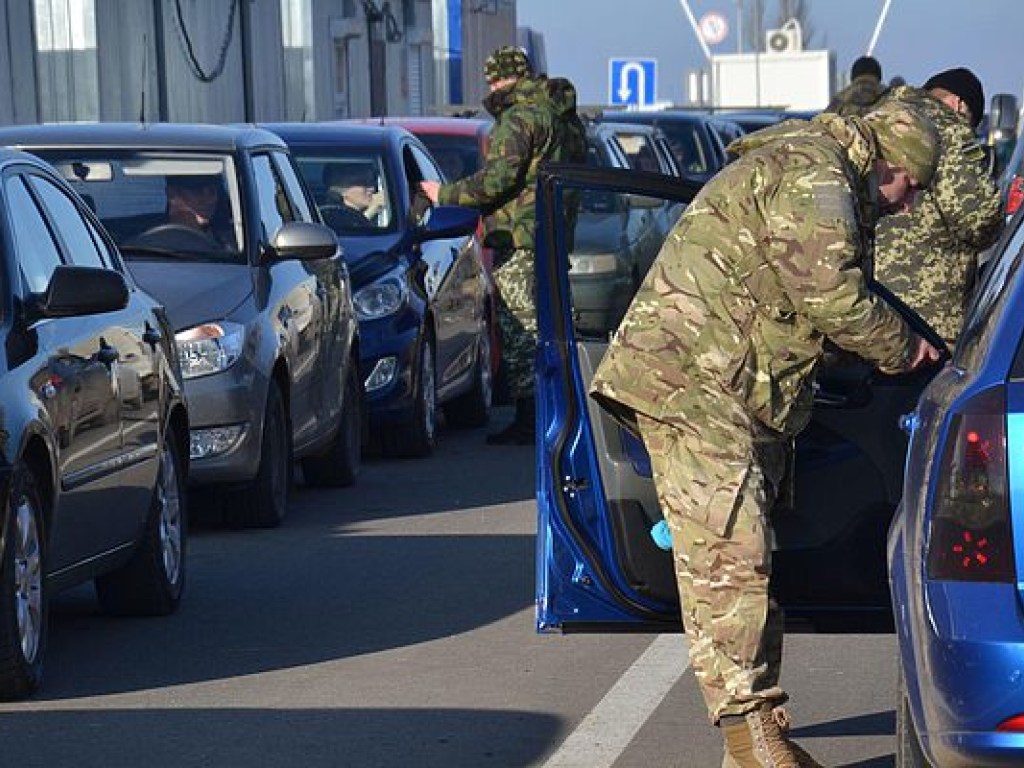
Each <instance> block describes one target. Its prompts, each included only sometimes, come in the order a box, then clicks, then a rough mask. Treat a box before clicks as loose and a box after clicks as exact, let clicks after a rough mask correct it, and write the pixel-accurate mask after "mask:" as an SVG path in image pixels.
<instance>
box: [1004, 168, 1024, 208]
mask: <svg viewBox="0 0 1024 768" xmlns="http://www.w3.org/2000/svg"><path fill="white" fill-rule="evenodd" d="M1021 203H1024V179H1022V178H1021V177H1020V176H1014V177H1013V179H1012V180H1011V181H1010V189H1009V190H1008V191H1007V193H1006V215H1007V216H1009V215H1010V214H1013V213H1016V212H1017V209H1018V208H1020V204H1021Z"/></svg>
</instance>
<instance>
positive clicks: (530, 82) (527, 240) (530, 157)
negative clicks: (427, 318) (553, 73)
mask: <svg viewBox="0 0 1024 768" xmlns="http://www.w3.org/2000/svg"><path fill="white" fill-rule="evenodd" d="M484 76H485V77H486V79H487V84H488V86H489V88H490V91H491V92H490V95H489V96H488V97H487V98H486V99H485V100H484V107H486V109H487V111H488V112H490V113H491V114H492V115H494V120H495V124H494V129H493V130H492V131H491V135H490V138H489V140H488V143H487V156H486V157H485V158H484V162H483V167H482V168H481V169H480V170H479V171H477V172H476V173H474V174H473V175H472V176H468V177H466V178H464V179H460V180H459V181H455V182H453V183H450V184H445V185H444V186H441V185H439V184H438V183H437V182H430V181H425V182H423V183H422V187H423V191H424V193H425V194H426V195H427V197H428V198H429V199H430V201H431V202H432V203H435V204H437V203H440V204H442V205H462V206H467V207H470V208H476V209H478V210H479V211H480V212H481V214H482V215H486V214H489V213H493V214H494V217H493V224H492V226H491V227H490V228H489V232H488V237H487V239H488V244H490V245H492V247H494V249H495V266H496V270H495V282H496V283H497V285H498V291H499V298H498V301H499V303H498V326H499V330H500V333H501V353H502V361H503V363H504V365H505V374H506V383H507V386H508V391H509V395H510V396H511V397H512V398H513V400H514V401H515V406H516V413H515V419H514V420H513V421H512V424H511V425H509V426H508V427H507V428H506V429H503V430H501V431H499V432H495V433H492V434H490V435H488V436H487V442H488V443H491V444H499V445H500V444H518V445H532V444H533V441H534V433H535V425H534V420H535V415H534V371H533V358H534V353H535V350H536V347H537V310H536V301H535V296H534V290H535V273H534V263H533V259H534V230H535V228H536V213H535V210H534V208H535V205H534V202H535V198H536V191H535V187H536V185H537V169H538V167H539V166H540V164H541V163H543V162H576V163H582V162H583V161H584V159H585V158H586V151H587V150H586V130H585V129H584V127H583V123H582V122H580V119H579V116H578V115H577V114H576V90H575V88H573V86H572V84H571V83H570V82H569V81H568V80H565V79H562V78H553V79H550V80H549V79H548V78H546V77H543V76H536V75H535V74H534V72H533V67H532V66H531V64H530V61H529V59H528V58H527V57H526V53H525V52H524V51H523V50H522V49H520V48H515V47H512V46H506V47H503V48H499V49H498V50H496V51H495V52H494V53H492V54H491V55H490V56H489V57H488V58H487V61H486V62H485V64H484Z"/></svg>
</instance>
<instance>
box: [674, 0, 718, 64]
mask: <svg viewBox="0 0 1024 768" xmlns="http://www.w3.org/2000/svg"><path fill="white" fill-rule="evenodd" d="M679 3H680V4H681V5H682V6H683V10H684V11H686V18H688V19H689V20H690V26H691V27H693V34H694V35H696V36H697V42H698V43H700V48H701V50H702V51H704V58H705V59H707V60H708V61H711V50H710V49H709V48H708V44H707V43H705V42H704V36H703V35H702V34H701V33H700V27H699V26H697V20H696V19H695V18H694V17H693V11H691V10H690V3H689V2H687V0H679Z"/></svg>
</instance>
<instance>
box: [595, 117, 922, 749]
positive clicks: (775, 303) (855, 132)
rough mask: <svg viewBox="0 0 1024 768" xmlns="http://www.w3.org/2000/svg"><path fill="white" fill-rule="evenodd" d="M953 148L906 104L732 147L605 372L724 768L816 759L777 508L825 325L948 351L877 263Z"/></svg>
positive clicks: (846, 333)
mask: <svg viewBox="0 0 1024 768" xmlns="http://www.w3.org/2000/svg"><path fill="white" fill-rule="evenodd" d="M937 144H938V138H937V136H936V134H935V131H934V128H933V127H932V125H931V123H930V122H928V120H926V119H925V118H924V117H922V116H921V115H919V114H917V113H916V112H914V111H913V110H911V109H909V108H907V107H905V106H902V105H899V104H896V103H892V104H889V105H886V106H884V107H882V108H881V109H879V110H877V111H874V112H872V113H869V114H868V115H866V116H865V117H863V118H860V117H853V118H842V117H839V116H838V115H833V114H823V115H819V116H818V117H815V118H814V119H813V120H811V121H809V122H805V121H787V122H785V123H781V124H780V125H778V126H775V127H772V128H767V129H764V130H761V131H758V132H756V133H752V134H749V135H748V136H745V137H743V138H741V139H738V140H737V141H735V142H733V143H732V144H731V145H730V149H731V150H732V151H735V152H736V154H737V155H738V158H737V159H736V160H735V161H734V162H733V163H732V164H731V165H729V166H727V167H726V168H725V169H724V170H722V171H720V172H719V173H718V175H717V176H715V177H714V178H713V179H712V180H711V181H710V182H708V183H707V184H706V185H705V186H704V188H703V189H702V191H701V192H700V193H699V194H698V195H697V197H696V198H695V199H694V200H693V202H692V203H691V204H690V205H689V207H688V208H687V210H686V212H685V213H684V214H683V216H682V217H681V218H680V220H679V222H678V223H677V224H676V226H675V228H674V229H673V231H672V232H671V233H670V235H669V237H668V239H667V240H666V241H665V243H664V245H663V246H662V249H661V252H660V253H659V255H658V257H657V259H656V261H655V263H654V265H653V267H652V268H651V270H650V271H649V272H648V274H647V276H646V278H645V279H644V282H643V284H642V285H641V286H640V289H639V291H638V293H637V295H636V297H635V298H634V300H633V302H632V304H631V305H630V308H629V310H628V311H627V313H626V316H625V318H624V319H623V321H622V323H621V324H620V326H619V328H618V330H617V331H616V333H615V336H614V338H613V340H612V342H611V344H610V345H609V348H608V351H607V353H606V354H605V356H604V359H603V360H602V362H601V364H600V366H599V367H598V369H597V371H596V373H595V376H594V379H593V383H592V389H591V394H592V396H593V397H595V398H596V399H597V400H598V401H599V402H601V403H602V405H603V406H604V407H605V408H607V409H608V410H609V411H610V412H612V413H613V414H614V415H615V416H616V417H617V418H619V419H620V420H621V421H622V422H623V423H624V424H626V425H627V426H629V427H630V428H631V429H634V430H635V431H636V432H638V433H639V435H640V436H641V438H642V439H643V442H644V444H645V446H646V448H647V450H648V452H649V454H650V456H651V462H652V468H653V474H654V483H655V487H656V490H657V493H658V501H659V503H660V505H661V509H662V512H663V513H664V516H665V519H666V521H667V522H668V525H669V528H670V530H671V534H672V547H673V552H674V563H675V571H676V579H677V583H678V589H679V595H680V603H681V607H682V618H683V626H684V629H685V631H686V635H687V638H688V640H689V644H690V662H691V665H692V667H693V669H694V672H695V674H696V676H697V679H698V682H699V683H700V686H701V689H702V692H703V694H704V698H705V702H706V704H707V707H708V713H709V715H710V718H711V721H712V722H713V723H715V724H717V725H719V726H720V727H721V728H722V731H723V735H724V738H725V745H726V747H725V748H726V758H725V765H729V766H739V768H769V767H770V768H790V767H791V766H813V765H817V763H816V762H814V760H813V759H812V758H810V756H808V755H807V754H806V753H804V752H803V751H802V750H801V749H800V748H799V747H798V746H797V745H795V744H794V743H793V742H791V741H790V740H789V739H788V738H787V737H786V735H785V727H784V716H783V713H782V710H780V709H778V707H779V705H781V704H782V703H783V702H784V701H785V700H786V698H787V696H786V694H785V692H784V691H783V689H782V688H780V687H779V668H780V664H781V656H782V617H781V613H780V611H779V609H778V606H777V605H776V604H775V603H774V601H773V600H772V599H771V597H770V595H769V578H770V574H771V540H772V530H771V522H770V519H769V513H770V511H771V508H772V505H773V501H774V499H775V498H776V495H777V493H778V491H779V486H780V483H781V481H782V478H783V476H784V470H785V467H786V465H787V463H788V457H789V450H790V445H791V442H792V439H793V437H794V436H795V435H796V434H797V433H798V432H800V431H801V430H802V429H803V428H804V427H805V426H806V424H807V422H808V420H809V418H810V410H811V404H812V389H811V385H812V381H813V378H814V370H815V367H816V365H817V364H818V362H819V360H820V359H821V357H822V349H823V342H824V339H825V337H826V336H827V337H828V338H829V339H830V340H831V342H833V343H834V344H836V345H838V346H840V347H842V348H844V349H847V350H850V351H852V352H855V353H857V354H859V355H862V356H863V357H865V358H866V359H868V360H871V361H874V362H875V363H876V364H877V365H878V366H879V368H881V369H882V370H883V371H886V372H893V373H895V372H901V371H908V370H912V369H914V368H916V367H918V366H920V365H922V364H924V363H925V362H926V361H929V360H937V359H938V357H939V353H938V351H937V350H936V349H935V348H933V347H932V346H931V345H929V344H928V343H927V342H925V341H924V340H922V339H920V338H918V337H916V336H915V335H914V333H913V332H912V331H911V330H910V328H909V327H908V326H907V324H906V323H905V322H904V320H903V319H902V318H901V317H900V316H899V315H898V314H897V313H896V312H895V311H894V310H893V309H892V308H890V307H889V306H888V305H886V304H885V303H883V302H881V301H880V300H878V299H877V298H876V297H875V296H874V295H872V294H871V293H870V292H869V290H868V288H867V285H866V282H865V276H864V273H863V272H862V269H861V266H862V263H863V261H864V259H865V257H866V254H867V248H868V242H867V236H868V234H869V233H870V229H871V228H872V227H873V226H874V224H875V217H876V216H877V215H878V214H880V213H891V212H893V211H895V210H899V209H901V208H904V207H906V206H907V205H908V204H909V203H910V201H911V200H912V199H913V196H914V194H915V191H916V189H917V188H919V187H923V186H925V185H927V184H928V183H929V182H930V180H931V178H932V174H933V171H934V167H935V163H936V153H937ZM879 208H880V210H879ZM821 512H822V514H828V510H827V509H823V510H821Z"/></svg>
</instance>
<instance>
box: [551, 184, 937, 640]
mask: <svg viewBox="0 0 1024 768" xmlns="http://www.w3.org/2000/svg"><path fill="white" fill-rule="evenodd" d="M697 190H698V186H697V185H695V184H692V183H689V182H685V181H681V180H679V179H671V178H668V177H664V176H659V175H655V174H648V173H640V172H634V171H623V170H617V169H603V168H587V167H581V166H551V167H549V168H547V169H546V170H545V171H544V172H543V173H542V174H541V177H540V180H539V189H538V199H537V205H538V239H537V248H538V250H537V311H538V326H539V337H540V344H539V347H538V358H537V375H538V383H537V407H538V427H539V430H538V443H537V452H538V469H537V503H538V507H539V518H538V531H537V627H538V629H539V630H541V631H556V630H561V631H573V630H600V631H607V630H635V629H637V626H638V625H643V624H646V625H649V626H650V628H651V629H654V630H658V631H663V630H665V629H672V630H677V629H679V620H678V616H679V607H678V596H677V592H676V584H675V576H674V573H673V567H672V555H671V552H668V551H664V550H662V549H660V548H659V547H658V546H657V545H656V543H655V541H654V539H653V538H652V536H651V529H652V528H653V527H654V526H655V525H656V524H657V523H658V522H659V521H660V520H661V512H660V510H659V506H658V502H657V497H656V494H655V489H654V484H653V482H652V479H651V469H650V462H649V459H648V457H647V454H646V452H645V450H644V448H643V445H642V443H640V442H639V441H638V440H636V439H635V438H633V437H632V436H631V435H630V434H629V433H628V432H626V431H625V430H623V429H621V428H620V427H619V426H618V424H617V423H616V422H615V421H614V420H613V419H612V418H611V417H610V416H609V415H608V414H606V413H605V412H604V411H602V409H601V408H600V407H599V406H598V405H597V403H596V402H595V401H593V400H592V399H591V398H589V397H588V396H587V390H588V387H589V384H590V380H591V378H592V376H593V373H594V371H595V369H596V368H597V366H598V364H599V362H600V361H601V358H602V356H603V355H604V353H605V351H606V349H607V347H608V340H609V338H610V335H611V333H612V332H614V330H615V329H616V328H617V326H618V323H619V321H620V320H621V318H622V316H623V314H624V312H625V309H626V307H627V306H628V304H629V302H630V300H631V299H632V296H633V294H634V293H635V291H636V289H637V287H638V285H639V281H640V279H642V277H643V274H644V273H645V272H646V270H647V269H648V268H649V267H650V265H651V262H652V261H653V256H654V253H651V251H650V249H651V248H652V247H653V248H654V249H655V253H656V251H657V250H658V249H660V246H661V242H663V241H664V239H665V238H666V237H667V235H668V231H665V229H664V228H662V230H661V231H659V232H657V236H656V238H654V240H655V242H654V243H653V246H652V244H651V240H652V237H654V235H653V234H652V232H651V231H650V229H649V228H648V229H645V230H643V231H640V230H639V229H638V227H637V225H636V222H637V221H640V220H642V219H645V217H643V216H637V217H633V216H631V215H630V213H629V212H631V211H650V210H652V209H653V208H656V207H658V206H666V207H671V208H675V209H676V210H677V211H682V210H684V209H685V204H687V203H689V201H690V200H691V199H692V198H693V196H694V195H695V194H696V192H697ZM567 211H568V212H569V214H568V215H566V212H567ZM611 211H618V212H626V213H625V214H622V213H620V214H618V215H615V216H611V215H609V212H611ZM646 219H650V217H649V216H648V217H646ZM879 290H880V291H882V293H883V294H885V293H886V292H884V290H882V289H879ZM895 303H896V305H897V307H898V308H899V309H900V311H901V312H904V314H905V316H907V317H908V320H910V321H911V322H912V323H913V324H914V325H915V327H916V328H917V329H918V330H919V332H922V333H925V334H927V336H928V338H929V339H930V340H933V343H938V344H941V342H940V341H937V339H936V337H935V335H934V333H932V332H930V331H929V330H928V329H927V328H925V327H924V326H923V323H922V322H921V321H920V319H919V318H917V317H916V315H913V313H912V312H910V311H909V310H907V309H906V308H905V307H901V306H899V302H895ZM931 375H932V372H924V373H921V374H915V375H907V376H884V375H881V374H879V373H877V372H876V371H874V369H873V367H872V366H871V365H870V364H868V363H866V362H865V361H863V360H861V359H859V358H857V357H855V356H853V355H850V354H847V353H844V352H842V351H840V350H838V349H835V350H830V351H829V352H828V353H827V354H826V359H825V361H824V362H823V365H822V366H821V367H820V369H819V373H818V377H817V380H816V387H815V392H816V403H817V407H816V408H815V414H814V418H813V420H812V422H811V425H810V426H809V427H808V429H807V430H805V432H804V433H803V434H802V435H801V436H800V437H799V438H798V440H797V446H796V470H795V472H794V477H793V478H792V482H791V483H789V487H790V489H791V492H790V493H788V494H784V495H785V496H786V497H788V498H780V503H779V504H778V505H777V508H776V509H775V510H774V512H773V523H774V526H775V532H776V542H775V555H774V576H773V583H774V585H775V588H776V591H777V596H778V598H779V600H780V602H781V603H782V604H783V605H784V606H785V607H786V608H787V616H790V617H794V616H801V615H804V616H806V617H807V618H809V619H813V620H814V621H815V622H817V623H818V624H819V626H821V625H823V623H824V622H825V621H826V620H828V619H830V618H836V617H842V618H844V619H846V618H849V617H850V616H851V612H853V615H854V616H855V617H856V619H857V621H858V624H857V626H864V623H863V620H864V619H866V618H867V616H866V615H865V614H870V615H871V616H872V617H873V618H876V619H878V620H879V621H880V622H882V623H883V625H884V623H885V622H887V621H888V620H889V616H890V613H889V598H888V587H887V583H886V566H885V540H886V532H887V530H888V526H889V521H890V519H891V517H892V514H893V511H894V510H895V508H896V505H897V503H898V501H899V497H900V495H901V493H902V481H903V461H904V455H905V451H906V436H905V435H904V433H903V431H902V429H901V423H900V417H901V416H902V415H903V414H906V413H909V412H910V411H912V410H913V408H914V406H915V404H916V402H917V398H918V395H919V394H920V392H921V390H922V389H923V387H924V385H925V384H926V383H927V381H928V380H929V379H930V377H931Z"/></svg>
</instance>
